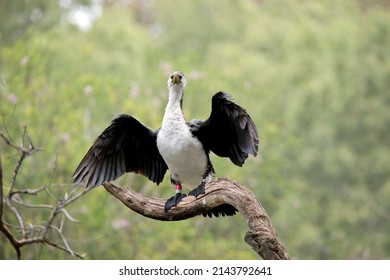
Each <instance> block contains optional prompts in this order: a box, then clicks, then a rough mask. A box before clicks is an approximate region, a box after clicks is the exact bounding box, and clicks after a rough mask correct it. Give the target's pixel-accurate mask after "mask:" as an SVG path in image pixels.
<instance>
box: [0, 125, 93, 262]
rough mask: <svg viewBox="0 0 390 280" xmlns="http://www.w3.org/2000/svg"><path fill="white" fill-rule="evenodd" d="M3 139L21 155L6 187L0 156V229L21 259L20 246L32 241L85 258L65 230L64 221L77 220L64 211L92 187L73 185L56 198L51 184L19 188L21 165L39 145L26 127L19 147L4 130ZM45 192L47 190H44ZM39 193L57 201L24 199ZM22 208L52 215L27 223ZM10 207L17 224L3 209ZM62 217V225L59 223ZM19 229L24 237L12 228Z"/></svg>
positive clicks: (0, 133)
mask: <svg viewBox="0 0 390 280" xmlns="http://www.w3.org/2000/svg"><path fill="white" fill-rule="evenodd" d="M0 138H2V139H3V140H4V142H5V143H6V144H7V145H8V146H9V147H11V148H12V149H14V150H16V151H17V152H18V154H19V158H18V160H17V163H16V165H15V167H14V169H13V174H12V176H11V178H10V185H9V187H8V188H7V189H6V188H5V186H4V174H3V169H2V165H1V158H0V232H3V233H4V235H5V236H6V238H7V239H8V240H9V242H10V243H11V245H12V246H13V248H14V249H15V252H16V256H17V258H18V259H21V248H22V247H23V246H25V245H28V244H32V243H42V244H46V245H49V246H51V247H54V248H57V249H60V250H62V251H65V252H67V253H69V254H70V255H72V256H75V257H78V258H83V255H81V254H79V253H77V252H75V251H74V250H73V249H72V248H71V246H70V244H69V243H68V240H67V238H66V237H65V235H64V233H63V229H64V224H65V221H66V220H68V221H71V222H78V221H77V220H76V219H75V218H73V217H72V216H71V215H70V214H69V213H68V211H66V210H65V207H67V206H68V205H69V204H71V203H73V202H75V201H76V200H77V199H79V198H80V197H82V196H83V195H84V194H86V193H87V192H89V191H90V189H86V188H81V187H79V186H74V187H73V188H72V189H71V190H70V191H69V192H67V193H65V195H64V198H63V199H58V198H56V197H55V196H54V195H53V194H52V193H51V192H50V190H49V187H47V186H45V187H42V188H27V189H26V188H24V189H17V185H16V179H17V177H18V176H19V174H20V170H21V167H22V165H23V162H24V160H25V159H26V158H27V157H28V156H30V155H31V154H33V153H34V152H36V151H40V150H41V149H40V148H36V147H35V146H34V144H33V142H32V140H31V139H30V137H29V135H28V133H27V129H26V128H24V130H23V135H22V137H21V139H20V146H19V145H17V144H15V143H13V142H12V141H11V140H10V137H7V136H6V135H5V134H4V133H2V132H1V131H0ZM5 189H6V190H7V193H6V194H5V193H4V190H5ZM43 191H46V192H44V193H43ZM38 194H41V195H42V194H46V195H48V196H49V197H51V198H54V199H55V201H56V203H55V204H53V205H50V204H42V203H40V204H34V203H27V202H24V201H23V199H22V196H24V195H29V196H31V195H38ZM23 208H28V209H47V210H48V211H49V215H48V217H47V220H46V221H45V222H44V223H43V225H42V224H39V223H37V224H27V225H26V223H25V220H24V216H23V213H25V212H24V210H23ZM5 210H8V211H10V212H11V213H13V214H14V215H15V217H16V220H17V222H18V224H19V225H18V226H15V225H11V224H10V223H8V222H7V221H5V218H4V211H5ZM57 217H59V218H60V220H59V226H57V225H56V224H55V223H57V221H58V219H57ZM15 230H16V231H20V232H21V235H22V237H21V238H17V235H16V234H15V233H14V232H13V231H15ZM50 231H54V232H57V233H58V236H59V239H60V242H59V243H62V244H63V245H61V244H58V243H57V242H54V241H52V240H49V232H50Z"/></svg>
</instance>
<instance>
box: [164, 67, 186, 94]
mask: <svg viewBox="0 0 390 280" xmlns="http://www.w3.org/2000/svg"><path fill="white" fill-rule="evenodd" d="M167 84H168V89H172V88H176V90H180V91H182V90H184V88H185V87H186V85H187V80H186V78H185V77H184V74H183V73H181V72H179V71H175V72H173V73H172V74H171V75H169V77H168V81H167Z"/></svg>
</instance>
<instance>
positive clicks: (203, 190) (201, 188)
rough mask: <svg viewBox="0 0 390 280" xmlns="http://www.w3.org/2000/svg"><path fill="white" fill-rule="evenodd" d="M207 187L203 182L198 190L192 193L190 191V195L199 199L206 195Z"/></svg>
mask: <svg viewBox="0 0 390 280" xmlns="http://www.w3.org/2000/svg"><path fill="white" fill-rule="evenodd" d="M205 185H206V183H205V182H204V181H202V183H201V184H200V185H199V186H198V187H197V188H196V189H193V190H192V191H190V192H189V193H188V195H192V196H195V197H198V196H199V195H201V194H205V193H206V191H205Z"/></svg>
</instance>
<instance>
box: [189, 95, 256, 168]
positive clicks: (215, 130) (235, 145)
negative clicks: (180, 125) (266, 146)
mask: <svg viewBox="0 0 390 280" xmlns="http://www.w3.org/2000/svg"><path fill="white" fill-rule="evenodd" d="M190 127H191V131H192V133H193V134H194V135H195V136H197V137H198V138H199V139H200V140H201V142H202V143H203V145H204V148H205V149H206V150H208V151H212V152H214V153H215V154H216V155H218V156H220V157H229V158H230V160H231V161H232V162H233V163H234V164H236V165H238V166H242V165H243V164H244V162H245V160H246V159H247V157H248V155H249V154H251V155H253V156H256V155H257V151H258V148H259V136H258V132H257V128H256V125H255V124H254V123H253V121H252V119H251V117H250V116H249V115H248V113H247V112H246V111H245V109H243V108H242V107H240V106H239V105H237V104H235V103H234V102H233V101H232V100H231V97H230V95H228V94H227V93H224V92H218V93H216V94H215V95H214V96H213V99H212V108H211V114H210V117H209V118H208V119H207V120H205V121H200V120H194V121H191V122H190Z"/></svg>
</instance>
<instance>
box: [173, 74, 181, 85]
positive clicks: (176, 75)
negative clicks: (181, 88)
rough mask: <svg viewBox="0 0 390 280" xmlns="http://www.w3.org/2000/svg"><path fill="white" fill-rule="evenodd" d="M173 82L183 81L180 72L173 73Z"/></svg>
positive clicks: (176, 83)
mask: <svg viewBox="0 0 390 280" xmlns="http://www.w3.org/2000/svg"><path fill="white" fill-rule="evenodd" d="M172 82H173V83H174V84H175V85H178V84H180V83H181V80H180V77H179V74H174V75H173V77H172Z"/></svg>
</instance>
